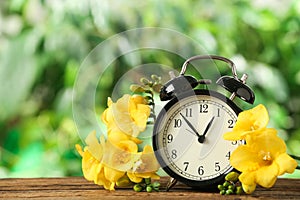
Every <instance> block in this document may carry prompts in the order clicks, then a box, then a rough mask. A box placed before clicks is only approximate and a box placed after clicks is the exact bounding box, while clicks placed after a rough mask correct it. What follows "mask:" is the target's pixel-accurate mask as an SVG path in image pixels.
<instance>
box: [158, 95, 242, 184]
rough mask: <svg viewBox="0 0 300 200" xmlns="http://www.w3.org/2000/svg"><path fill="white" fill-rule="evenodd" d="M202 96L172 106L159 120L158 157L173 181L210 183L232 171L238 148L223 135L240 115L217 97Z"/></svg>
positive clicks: (176, 101)
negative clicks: (177, 179) (232, 155)
mask: <svg viewBox="0 0 300 200" xmlns="http://www.w3.org/2000/svg"><path fill="white" fill-rule="evenodd" d="M202 93H203V92H200V93H199V92H198V94H197V95H191V96H187V97H185V98H181V99H180V100H174V102H169V103H170V105H167V106H166V111H165V112H162V114H160V116H159V117H158V120H159V122H158V123H157V124H156V127H155V130H154V134H155V135H154V138H155V143H154V147H155V149H156V151H157V152H156V155H157V157H158V160H159V162H160V164H161V165H163V166H162V167H164V169H165V170H166V171H167V173H169V175H171V176H176V177H174V178H179V179H181V178H182V179H183V180H187V181H189V180H191V181H193V182H203V181H208V182H209V181H210V180H214V179H216V178H218V177H220V176H221V175H223V174H226V173H227V172H229V171H231V170H232V167H231V165H230V163H229V158H230V155H231V153H232V151H233V150H234V149H236V148H237V146H238V145H239V144H238V143H234V142H230V141H226V140H224V139H223V138H222V135H223V134H224V133H225V132H228V131H230V130H231V129H232V128H233V126H234V124H235V122H236V120H237V114H238V112H239V111H238V109H237V107H234V108H232V106H230V105H229V104H228V102H227V101H228V99H226V98H225V97H224V96H222V95H219V94H218V93H216V94H217V95H212V94H215V93H212V92H210V93H209V94H206V92H205V93H203V94H202ZM222 98H224V99H222ZM187 184H188V183H187Z"/></svg>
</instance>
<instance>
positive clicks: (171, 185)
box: [166, 177, 177, 192]
mask: <svg viewBox="0 0 300 200" xmlns="http://www.w3.org/2000/svg"><path fill="white" fill-rule="evenodd" d="M176 183H177V180H176V179H175V178H172V177H171V178H170V180H169V182H168V184H167V187H166V191H167V192H168V191H169V190H170V189H171V188H172V187H173V186H174V185H176Z"/></svg>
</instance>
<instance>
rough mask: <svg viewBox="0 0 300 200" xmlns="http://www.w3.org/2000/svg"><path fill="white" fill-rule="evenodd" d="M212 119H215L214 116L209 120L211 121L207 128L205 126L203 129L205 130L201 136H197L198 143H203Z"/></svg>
mask: <svg viewBox="0 0 300 200" xmlns="http://www.w3.org/2000/svg"><path fill="white" fill-rule="evenodd" d="M214 119H215V116H213V117H212V118H211V120H210V121H209V122H208V124H207V126H206V128H205V130H204V132H203V134H202V135H200V136H199V138H198V141H199V142H200V143H203V142H204V140H205V135H206V133H207V132H208V130H209V128H210V127H211V125H212V123H213V121H214Z"/></svg>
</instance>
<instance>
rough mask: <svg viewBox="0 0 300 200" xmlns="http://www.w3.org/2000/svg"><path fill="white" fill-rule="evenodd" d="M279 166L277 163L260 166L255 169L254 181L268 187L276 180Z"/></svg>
mask: <svg viewBox="0 0 300 200" xmlns="http://www.w3.org/2000/svg"><path fill="white" fill-rule="evenodd" d="M278 172H279V167H278V165H277V163H275V162H274V163H272V164H271V165H269V166H264V167H261V168H260V169H258V170H257V171H256V183H257V184H259V185H260V186H263V187H265V188H270V187H272V186H273V185H274V183H275V182H276V180H277V176H278Z"/></svg>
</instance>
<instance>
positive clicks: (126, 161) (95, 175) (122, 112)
mask: <svg viewBox="0 0 300 200" xmlns="http://www.w3.org/2000/svg"><path fill="white" fill-rule="evenodd" d="M153 78H154V79H155V80H156V81H155V82H150V81H148V82H147V83H148V84H145V85H144V86H137V85H134V86H132V87H131V89H132V90H134V91H135V92H136V91H141V92H145V93H147V94H150V96H149V95H148V96H142V95H136V94H135V95H129V94H124V95H123V96H122V97H121V98H120V99H118V100H117V101H116V102H113V101H112V99H111V98H108V101H107V106H108V107H107V108H106V110H105V111H104V112H103V113H102V116H101V120H102V122H103V123H104V124H105V125H106V128H107V134H106V135H107V137H106V138H105V137H104V135H103V134H102V135H100V137H99V138H98V137H97V134H96V132H95V131H92V132H91V133H90V134H89V135H88V136H87V137H86V139H85V143H86V146H85V147H84V149H82V147H81V146H80V145H78V144H77V145H76V149H77V151H78V153H79V154H80V155H81V157H82V171H83V175H84V177H85V178H86V179H87V180H89V181H94V183H95V184H98V185H100V186H103V187H104V188H105V189H107V190H115V186H123V185H126V184H131V183H141V182H143V181H144V182H145V181H146V182H149V180H151V179H159V176H158V175H157V173H156V172H157V171H158V169H159V167H160V166H159V164H158V162H157V161H156V158H155V155H154V152H153V149H152V147H151V146H149V145H144V147H143V150H142V151H139V146H138V145H139V144H141V143H142V142H143V141H142V140H140V139H139V138H138V136H139V134H140V133H141V132H143V131H145V129H146V127H147V122H148V120H149V118H150V117H151V116H153V108H151V105H152V106H154V102H153V101H154V100H153V92H154V91H155V87H156V86H158V85H159V80H160V79H159V78H158V77H157V76H153ZM142 81H144V82H145V79H143V80H142ZM153 88H154V89H153ZM154 185H155V186H153V185H151V184H147V186H152V187H153V189H155V190H157V189H158V187H159V184H158V183H155V184H154ZM135 188H136V187H135ZM136 190H140V189H139V188H138V189H136ZM148 190H149V189H148V188H147V191H148Z"/></svg>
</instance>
